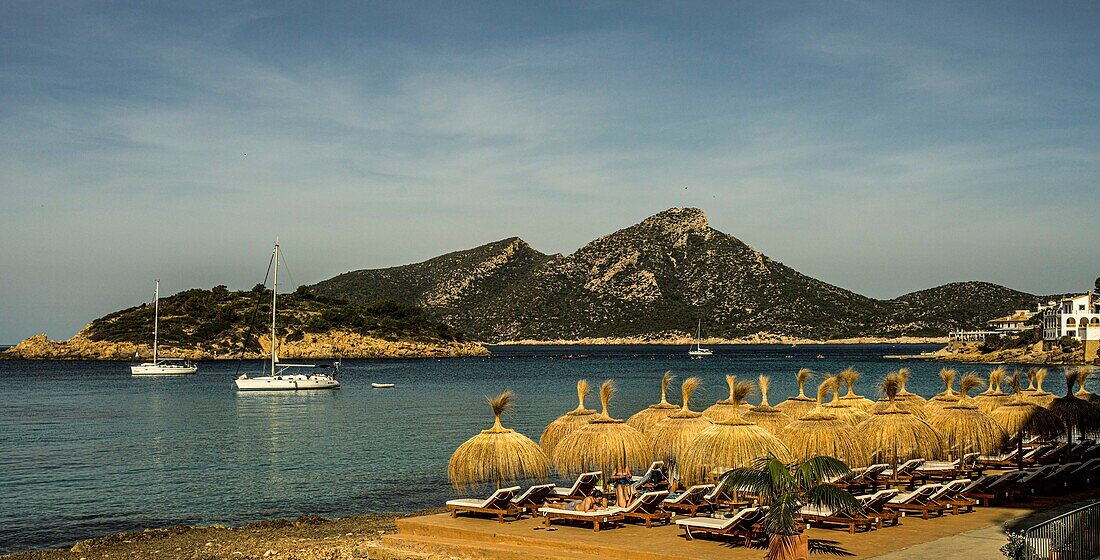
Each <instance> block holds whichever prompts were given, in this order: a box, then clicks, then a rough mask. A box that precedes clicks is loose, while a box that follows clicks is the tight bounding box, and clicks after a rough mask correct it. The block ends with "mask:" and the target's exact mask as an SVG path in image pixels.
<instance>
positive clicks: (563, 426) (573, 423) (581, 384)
mask: <svg viewBox="0 0 1100 560" xmlns="http://www.w3.org/2000/svg"><path fill="white" fill-rule="evenodd" d="M587 394H588V381H587V380H584V379H581V380H580V381H577V408H574V409H573V410H570V411H569V412H566V413H565V414H563V415H561V416H559V417H558V418H557V419H555V420H554V421H553V422H551V423H550V424H548V425H547V426H546V429H545V430H543V431H542V437H541V438H539V444H540V445H542V450H543V451H544V452H545V453H546V456H547V457H552V456H553V455H554V447H555V446H557V444H558V442H559V441H561V439H562V438H563V437H565V436H567V435H569V434H570V433H572V432H573V431H574V430H576V429H577V428H579V427H581V426H583V425H585V424H587V423H588V422H589V421H590V420H592V419H593V418H595V417H596V411H595V410H589V409H587V408H585V407H584V397H585V395H587Z"/></svg>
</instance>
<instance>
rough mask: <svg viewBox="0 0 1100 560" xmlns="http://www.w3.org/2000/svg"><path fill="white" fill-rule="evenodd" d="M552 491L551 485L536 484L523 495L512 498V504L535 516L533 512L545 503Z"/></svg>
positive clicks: (552, 486)
mask: <svg viewBox="0 0 1100 560" xmlns="http://www.w3.org/2000/svg"><path fill="white" fill-rule="evenodd" d="M553 491H554V485H553V484H536V485H535V486H532V487H530V488H528V489H527V490H526V491H525V492H524V493H522V494H520V495H518V496H516V497H515V498H512V503H513V504H515V505H516V507H518V508H520V509H522V510H524V511H528V512H530V513H531V515H535V512H537V511H538V509H539V508H540V507H542V505H543V504H545V503H546V498H548V497H549V496H550V493H551V492H553Z"/></svg>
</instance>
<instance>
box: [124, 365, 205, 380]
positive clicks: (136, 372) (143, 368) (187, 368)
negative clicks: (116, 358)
mask: <svg viewBox="0 0 1100 560" xmlns="http://www.w3.org/2000/svg"><path fill="white" fill-rule="evenodd" d="M198 371H199V368H198V366H194V365H191V364H156V363H144V364H134V365H132V366H130V375H133V376H135V377H141V376H161V375H193V374H195V373H196V372H198Z"/></svg>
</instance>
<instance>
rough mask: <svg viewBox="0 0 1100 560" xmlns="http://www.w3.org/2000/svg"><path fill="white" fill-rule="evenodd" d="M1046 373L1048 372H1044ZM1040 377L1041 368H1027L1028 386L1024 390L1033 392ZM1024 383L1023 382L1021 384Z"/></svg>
mask: <svg viewBox="0 0 1100 560" xmlns="http://www.w3.org/2000/svg"><path fill="white" fill-rule="evenodd" d="M1044 375H1046V374H1044ZM1038 377H1039V368H1028V370H1027V388H1026V389H1023V390H1024V391H1027V392H1031V391H1034V390H1035V381H1036V379H1037V378H1038ZM1022 384H1023V383H1022V382H1021V385H1022Z"/></svg>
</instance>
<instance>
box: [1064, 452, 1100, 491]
mask: <svg viewBox="0 0 1100 560" xmlns="http://www.w3.org/2000/svg"><path fill="white" fill-rule="evenodd" d="M1097 473H1100V457H1097V458H1094V459H1089V460H1088V461H1084V462H1082V463H1081V464H1080V465H1079V466H1077V467H1076V468H1074V469H1073V470H1071V471H1070V472H1069V475H1068V476H1069V478H1070V479H1071V480H1076V481H1081V482H1082V483H1084V484H1092V483H1093V482H1094V481H1095V480H1096V479H1097V478H1098V477H1097Z"/></svg>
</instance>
